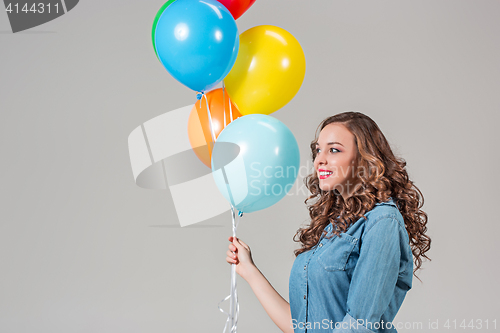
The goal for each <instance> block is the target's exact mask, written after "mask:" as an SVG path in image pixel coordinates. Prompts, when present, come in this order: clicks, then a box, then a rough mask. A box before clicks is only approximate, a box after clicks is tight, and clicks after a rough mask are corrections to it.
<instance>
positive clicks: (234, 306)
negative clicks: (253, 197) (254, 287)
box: [217, 204, 243, 333]
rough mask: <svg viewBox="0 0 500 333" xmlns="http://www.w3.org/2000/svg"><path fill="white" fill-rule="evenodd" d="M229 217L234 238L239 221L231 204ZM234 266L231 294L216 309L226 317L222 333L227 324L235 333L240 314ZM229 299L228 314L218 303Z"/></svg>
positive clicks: (232, 267) (232, 332)
mask: <svg viewBox="0 0 500 333" xmlns="http://www.w3.org/2000/svg"><path fill="white" fill-rule="evenodd" d="M231 216H232V224H233V238H236V229H237V228H238V224H239V220H240V219H236V218H235V214H234V206H233V205H232V204H231ZM242 216H243V212H241V211H239V213H238V217H240V218H241V217H242ZM236 286H237V285H236V265H235V264H231V293H230V294H229V295H228V296H226V297H225V298H224V299H223V300H222V301H220V302H219V304H218V305H217V307H218V308H219V310H220V311H221V312H223V313H225V314H226V315H227V320H226V324H225V325H224V331H223V333H226V328H227V326H228V324H229V323H232V325H231V328H230V333H236V329H237V326H238V315H239V312H240V305H239V303H238V289H237V288H236ZM228 299H230V303H229V313H227V312H226V311H224V310H222V309H221V308H220V303H222V302H224V301H227V300H228Z"/></svg>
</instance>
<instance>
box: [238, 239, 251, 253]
mask: <svg viewBox="0 0 500 333" xmlns="http://www.w3.org/2000/svg"><path fill="white" fill-rule="evenodd" d="M236 241H237V242H239V243H240V244H241V245H243V247H244V248H245V249H246V250H250V247H249V246H248V245H247V244H246V243H245V242H244V241H242V240H241V239H239V238H238V237H236Z"/></svg>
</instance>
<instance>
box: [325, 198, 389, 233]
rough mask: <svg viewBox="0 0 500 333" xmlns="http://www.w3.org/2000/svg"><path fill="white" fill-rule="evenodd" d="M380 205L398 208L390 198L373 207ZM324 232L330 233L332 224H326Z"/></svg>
mask: <svg viewBox="0 0 500 333" xmlns="http://www.w3.org/2000/svg"><path fill="white" fill-rule="evenodd" d="M381 205H391V206H394V207H396V208H397V207H398V206H397V205H396V203H395V202H394V199H393V198H392V197H390V198H389V200H387V201H386V202H377V203H376V204H375V206H381ZM325 230H326V231H330V230H332V224H331V223H328V225H327V226H326V228H325Z"/></svg>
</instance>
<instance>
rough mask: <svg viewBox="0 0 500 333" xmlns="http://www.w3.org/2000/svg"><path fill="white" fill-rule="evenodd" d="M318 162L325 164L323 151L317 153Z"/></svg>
mask: <svg viewBox="0 0 500 333" xmlns="http://www.w3.org/2000/svg"><path fill="white" fill-rule="evenodd" d="M316 163H317V164H318V165H321V164H325V155H324V154H323V153H322V152H319V153H318V154H317V155H316Z"/></svg>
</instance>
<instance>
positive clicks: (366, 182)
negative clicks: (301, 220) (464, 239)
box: [293, 111, 431, 280]
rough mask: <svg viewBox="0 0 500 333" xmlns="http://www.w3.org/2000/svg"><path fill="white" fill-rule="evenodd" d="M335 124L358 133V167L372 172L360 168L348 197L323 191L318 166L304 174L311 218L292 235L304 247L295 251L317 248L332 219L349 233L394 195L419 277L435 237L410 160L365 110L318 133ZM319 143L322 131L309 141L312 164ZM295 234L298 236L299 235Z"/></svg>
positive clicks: (334, 119)
mask: <svg viewBox="0 0 500 333" xmlns="http://www.w3.org/2000/svg"><path fill="white" fill-rule="evenodd" d="M331 123H340V124H342V125H344V126H345V127H346V128H347V129H348V130H349V131H350V132H351V133H352V134H353V135H354V141H355V143H356V147H357V148H358V162H357V163H358V164H357V165H358V170H359V169H361V170H368V172H358V174H357V177H358V179H359V180H360V186H359V187H358V188H357V189H356V190H355V191H354V193H353V194H352V195H351V196H350V197H348V198H347V199H345V200H344V198H343V197H342V195H340V193H339V192H338V191H337V190H336V189H334V190H332V191H323V190H321V189H320V188H319V179H318V176H317V173H316V171H315V170H313V172H312V173H311V174H310V175H308V176H307V177H306V178H305V179H304V183H305V185H306V186H307V188H308V190H309V191H310V192H311V195H310V196H309V197H308V198H307V199H306V200H305V201H304V203H305V204H306V205H307V206H308V210H309V216H310V218H311V223H310V225H309V226H307V227H305V228H300V229H299V230H298V231H297V233H296V234H295V235H294V236H293V240H294V241H295V242H301V243H302V247H301V248H300V249H297V250H295V251H294V254H295V256H298V255H299V254H300V253H302V252H305V251H308V250H310V249H311V248H313V247H314V246H315V245H316V244H317V243H318V242H319V239H320V238H321V235H322V234H326V231H324V229H325V228H326V227H327V226H328V224H329V223H332V224H333V226H334V228H333V233H334V234H335V235H338V234H340V233H342V232H345V231H346V230H347V228H348V227H349V226H350V225H352V224H353V223H355V222H356V221H357V220H358V219H359V218H362V217H363V218H366V216H365V215H364V213H366V212H368V211H370V210H371V209H373V207H374V206H375V204H376V203H378V202H385V201H387V200H389V197H392V198H393V199H394V202H395V203H396V204H397V205H398V207H399V211H400V212H401V215H402V216H403V218H404V222H405V227H406V231H407V232H408V236H409V238H410V246H411V250H412V253H413V256H414V262H415V266H416V267H415V269H414V270H413V275H415V277H417V276H416V274H415V272H416V271H417V270H418V269H419V268H420V267H421V266H422V257H424V258H427V259H428V260H431V259H430V258H429V257H427V256H426V255H425V253H426V252H427V251H429V249H430V245H431V239H430V237H429V236H427V235H425V232H426V231H427V227H426V225H427V214H426V213H425V212H423V211H422V210H421V209H420V208H421V207H422V206H423V204H424V198H423V195H422V192H420V190H419V189H418V188H417V187H416V186H415V184H414V183H413V182H412V181H411V180H410V178H409V176H408V173H407V171H406V169H405V167H406V161H405V160H404V159H402V158H399V157H396V156H394V154H393V152H392V150H391V147H390V145H389V143H388V142H387V139H386V138H385V136H384V134H383V133H382V131H381V130H380V128H379V127H378V126H377V124H376V123H375V122H374V121H373V120H372V119H371V118H370V117H368V116H366V115H365V114H363V113H361V112H354V111H348V112H343V113H339V114H336V115H334V116H331V117H328V118H326V119H325V120H323V121H322V122H321V124H320V125H319V126H318V129H319V132H321V130H322V129H323V128H324V127H325V126H327V125H328V124H331ZM317 142H318V131H317V132H316V138H315V139H314V140H313V141H312V143H311V151H312V161H313V163H314V160H315V159H316V155H317V152H316V143H317ZM316 197H318V200H317V201H316V202H315V203H314V204H312V205H308V204H307V202H308V201H309V200H311V199H313V198H316ZM297 236H298V237H299V240H296V239H295V238H296V237H297ZM332 237H333V235H332ZM417 279H418V277H417ZM419 280H420V279H419Z"/></svg>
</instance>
